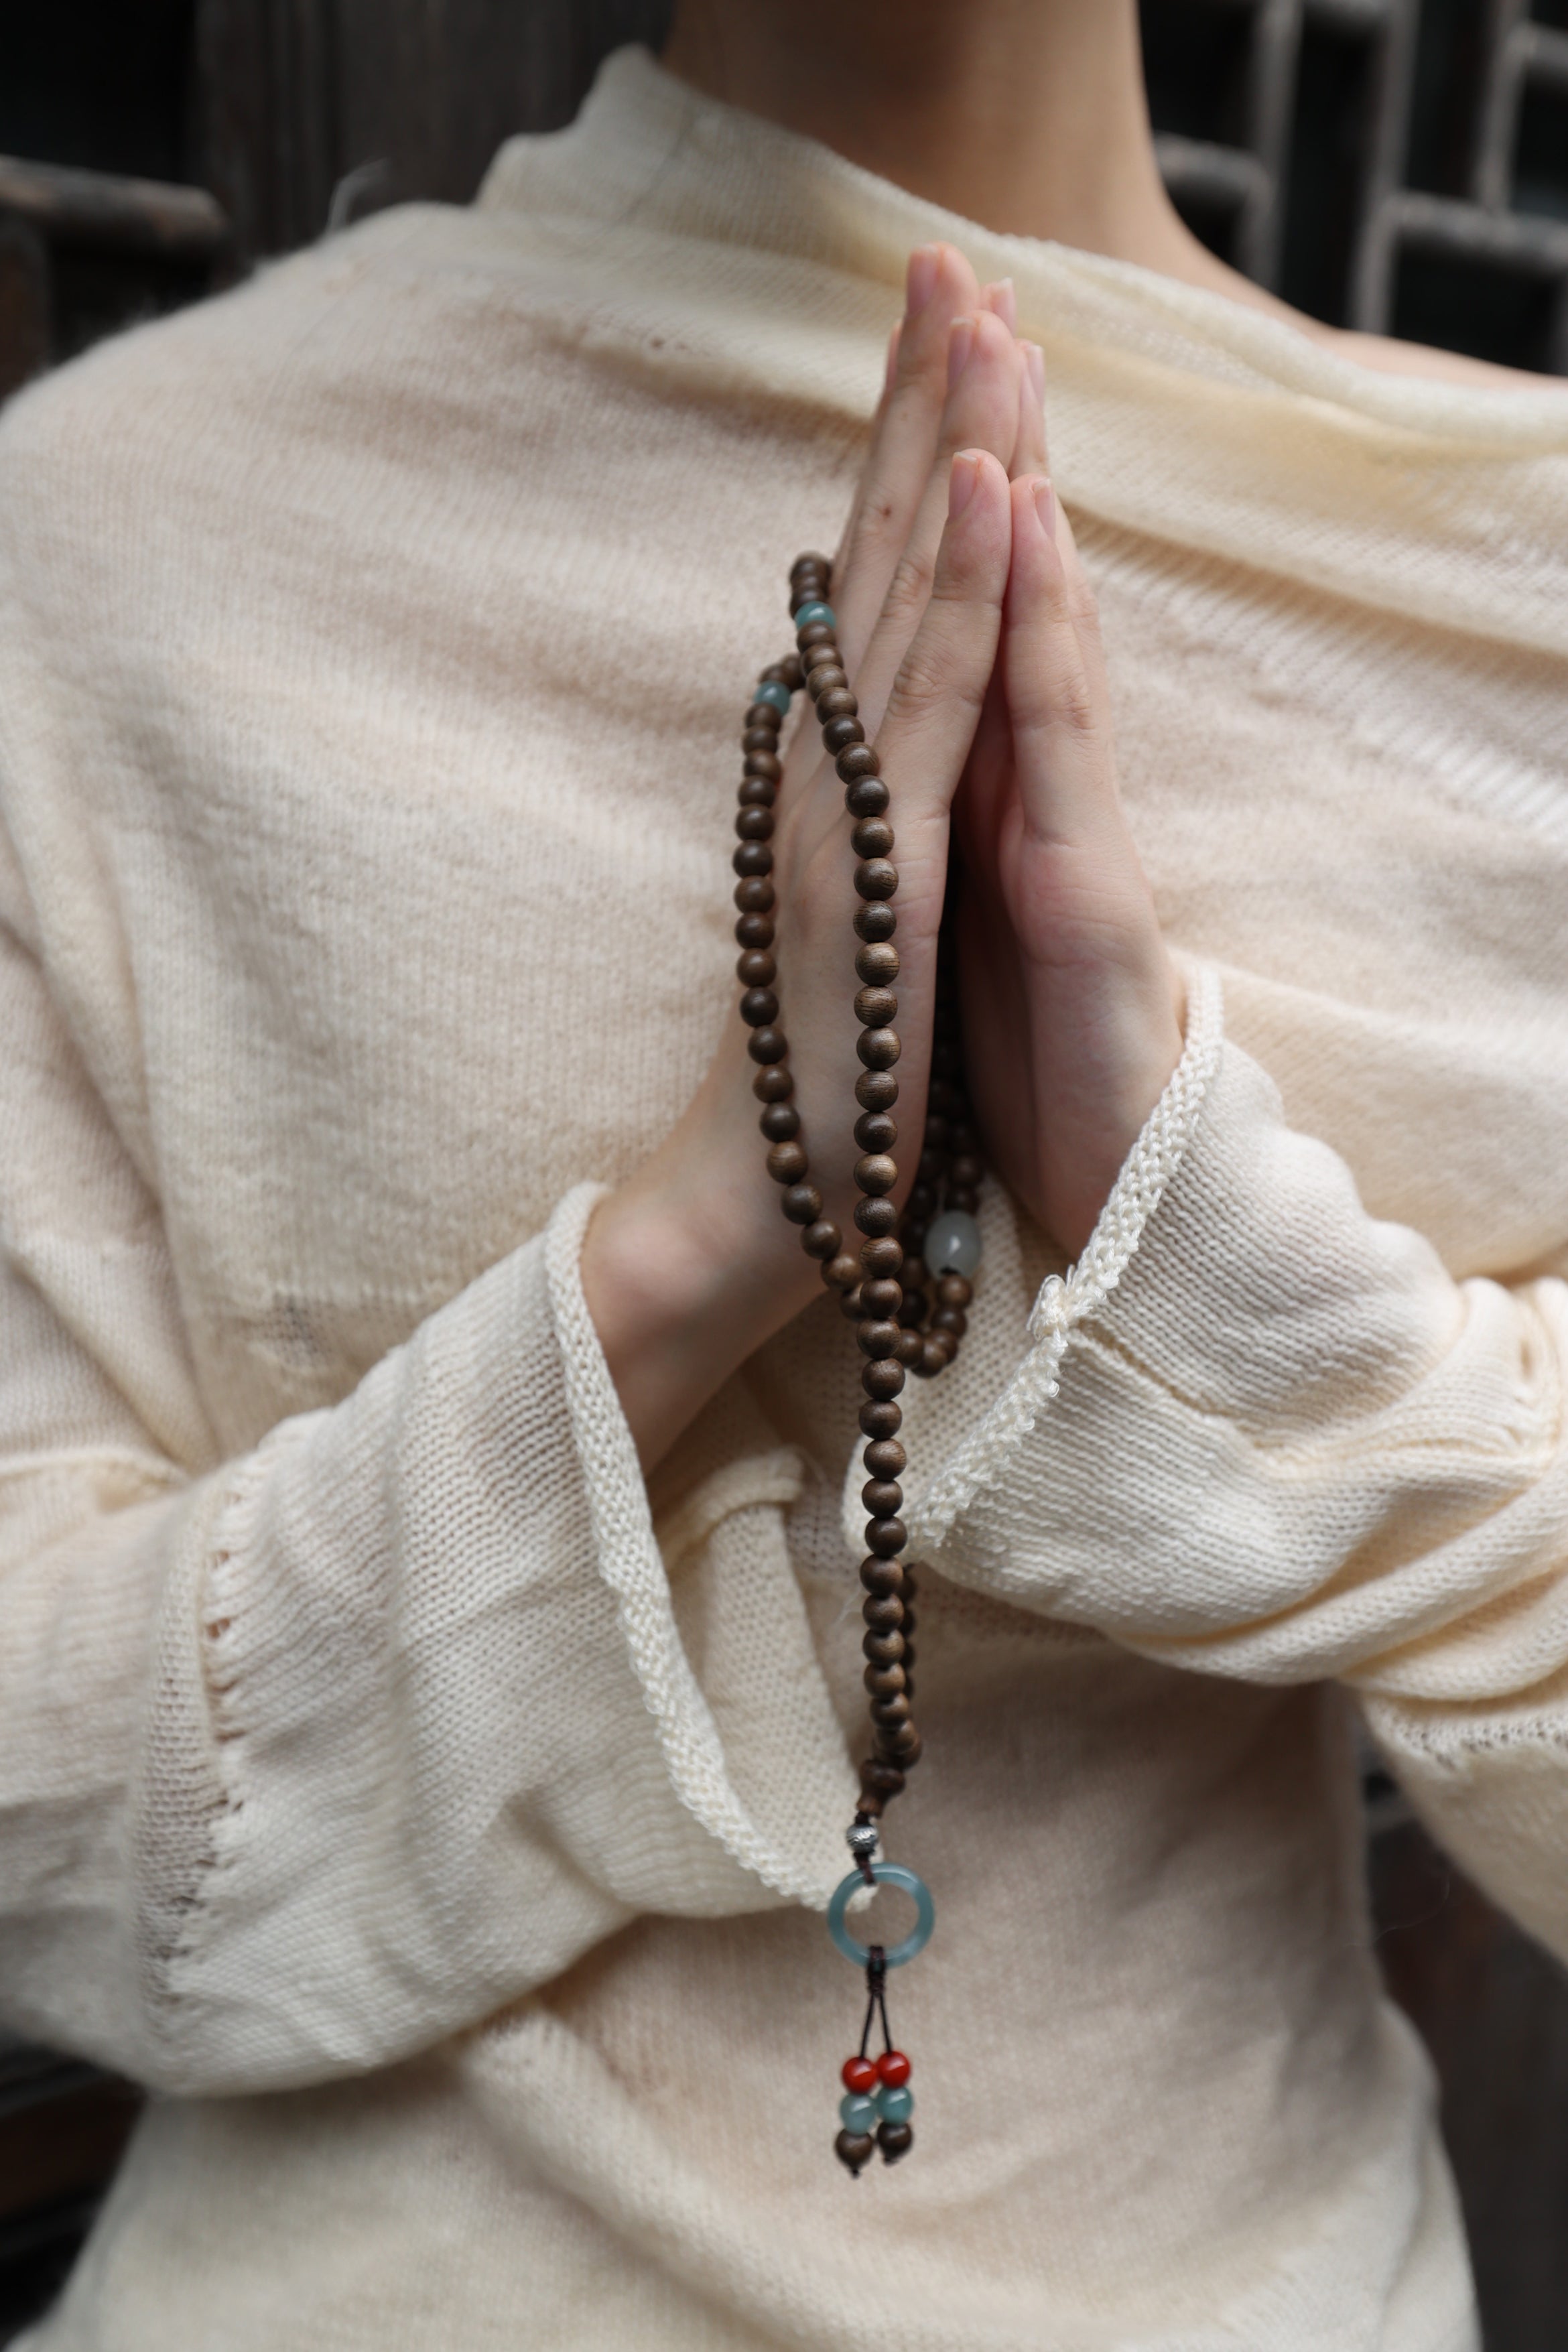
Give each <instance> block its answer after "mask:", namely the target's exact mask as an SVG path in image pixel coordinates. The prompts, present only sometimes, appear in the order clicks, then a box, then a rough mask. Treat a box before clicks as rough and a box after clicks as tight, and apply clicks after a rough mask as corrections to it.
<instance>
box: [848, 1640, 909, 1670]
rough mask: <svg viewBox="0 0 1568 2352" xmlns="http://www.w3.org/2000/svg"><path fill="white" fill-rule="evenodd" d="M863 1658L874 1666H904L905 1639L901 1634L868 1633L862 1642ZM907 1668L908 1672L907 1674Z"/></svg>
mask: <svg viewBox="0 0 1568 2352" xmlns="http://www.w3.org/2000/svg"><path fill="white" fill-rule="evenodd" d="M860 1651H861V1654H862V1656H863V1657H866V1658H868V1659H869V1660H870V1662H871V1664H872V1665H874V1666H897V1665H901V1664H903V1656H904V1637H903V1635H902V1634H901V1633H866V1634H863V1635H862V1637H861V1641H860ZM907 1671H908V1670H907V1668H906V1672H907Z"/></svg>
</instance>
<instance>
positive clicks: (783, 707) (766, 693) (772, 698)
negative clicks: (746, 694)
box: [752, 677, 789, 719]
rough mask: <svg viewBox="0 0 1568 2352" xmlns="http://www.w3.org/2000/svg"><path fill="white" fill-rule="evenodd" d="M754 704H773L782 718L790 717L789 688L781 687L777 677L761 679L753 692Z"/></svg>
mask: <svg viewBox="0 0 1568 2352" xmlns="http://www.w3.org/2000/svg"><path fill="white" fill-rule="evenodd" d="M752 701H753V702H771V703H772V705H773V709H775V710H776V711H777V712H778V713H779V715H780V717H781V718H784V719H787V718H788V717H789V688H788V687H787V686H781V685H780V683H779V681H778V679H777V678H776V677H764V678H763V679H761V680H760V681H759V683H758V685H757V686H756V688H754V689H753V691H752Z"/></svg>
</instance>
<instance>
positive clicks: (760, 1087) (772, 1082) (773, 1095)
mask: <svg viewBox="0 0 1568 2352" xmlns="http://www.w3.org/2000/svg"><path fill="white" fill-rule="evenodd" d="M794 1092H795V1080H794V1078H793V1077H792V1076H790V1073H789V1072H788V1070H787V1069H785V1068H784V1066H783V1065H782V1064H775V1065H774V1066H773V1068H771V1069H766V1070H759V1071H758V1072H757V1074H756V1076H755V1077H753V1079H752V1093H753V1094H754V1095H755V1096H756V1097H757V1100H758V1101H759V1102H770V1103H771V1102H787V1101H788V1100H789V1097H791V1095H793V1094H794Z"/></svg>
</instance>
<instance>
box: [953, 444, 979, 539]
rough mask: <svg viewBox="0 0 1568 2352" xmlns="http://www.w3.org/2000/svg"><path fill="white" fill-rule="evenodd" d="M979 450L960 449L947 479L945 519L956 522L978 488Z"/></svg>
mask: <svg viewBox="0 0 1568 2352" xmlns="http://www.w3.org/2000/svg"><path fill="white" fill-rule="evenodd" d="M983 456H984V451H983V450H980V449H960V450H959V452H958V454H957V456H956V457H954V458H953V461H952V469H951V471H950V472H949V474H948V478H947V519H948V520H949V522H956V521H957V520H958V518H959V516H960V515H961V514H962V513H963V510H964V509H965V507H967V505H968V504H969V501H970V499H972V498H973V496H974V493H975V491H976V489H977V488H979V486H980V461H981V458H982V457H983Z"/></svg>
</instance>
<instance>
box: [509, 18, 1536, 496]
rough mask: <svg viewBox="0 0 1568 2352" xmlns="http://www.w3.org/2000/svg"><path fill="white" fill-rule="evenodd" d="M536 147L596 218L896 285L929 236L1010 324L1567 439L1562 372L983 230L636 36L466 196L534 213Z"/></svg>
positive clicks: (1448, 418)
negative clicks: (1014, 303)
mask: <svg viewBox="0 0 1568 2352" xmlns="http://www.w3.org/2000/svg"><path fill="white" fill-rule="evenodd" d="M545 151H549V163H550V167H551V168H550V177H551V178H552V180H553V181H554V182H555V184H556V185H557V187H558V189H559V190H560V192H561V193H562V194H564V195H568V196H569V197H574V198H575V200H576V202H577V203H579V204H582V205H584V206H585V207H586V208H587V209H588V210H590V211H591V212H592V213H593V214H595V215H596V216H597V217H598V218H599V219H600V220H601V221H603V222H605V224H606V225H607V224H608V223H610V222H612V221H614V222H617V223H621V224H631V223H634V222H635V223H636V224H637V225H638V226H640V227H642V228H644V229H645V230H658V229H664V230H666V231H668V232H670V233H673V234H679V235H682V236H703V237H706V238H708V239H710V240H711V241H713V242H715V243H717V244H719V245H721V246H735V245H744V246H748V247H752V249H762V250H765V251H770V252H772V253H774V254H776V255H777V256H778V257H780V258H781V259H784V260H792V261H804V262H815V263H816V264H817V265H818V266H820V267H823V268H828V269H831V270H834V271H835V272H842V273H845V274H847V275H848V276H850V277H853V278H860V279H863V280H865V281H867V282H868V284H870V285H872V286H875V287H878V288H881V289H886V290H887V291H888V292H889V294H891V295H892V296H893V297H894V298H895V299H897V298H898V297H899V296H900V294H901V291H902V286H903V275H904V268H905V264H906V262H907V260H908V257H909V254H910V249H911V248H912V247H914V246H916V245H921V244H930V243H932V242H935V241H937V240H945V241H947V242H949V243H951V244H954V245H956V246H958V247H960V248H961V249H962V250H963V252H964V253H966V254H967V255H968V256H969V257H970V259H971V261H972V263H973V267H974V268H975V269H976V271H977V273H978V274H979V275H980V277H981V278H997V277H1011V278H1013V279H1014V281H1015V285H1016V288H1017V289H1018V297H1019V316H1020V326H1021V328H1022V329H1023V331H1025V332H1028V331H1030V330H1031V327H1041V328H1044V326H1045V324H1046V322H1047V320H1048V319H1049V318H1050V317H1051V315H1052V314H1053V313H1055V314H1058V315H1059V314H1063V313H1065V314H1067V315H1068V317H1070V318H1071V319H1072V320H1075V321H1078V322H1080V323H1081V324H1082V326H1083V327H1084V328H1085V329H1087V330H1088V331H1090V332H1091V333H1092V334H1093V336H1094V338H1095V340H1096V341H1099V342H1100V343H1101V344H1102V345H1106V346H1110V347H1120V348H1122V349H1125V350H1126V351H1128V352H1130V353H1142V355H1145V356H1147V357H1150V358H1155V359H1158V360H1160V361H1162V362H1163V363H1165V364H1168V365H1173V366H1175V367H1177V368H1179V369H1180V370H1182V371H1183V372H1184V373H1190V374H1194V375H1198V376H1209V377H1211V378H1212V379H1213V380H1215V381H1216V382H1224V383H1231V384H1237V383H1246V382H1250V383H1253V384H1255V385H1256V386H1258V388H1259V389H1263V388H1265V387H1268V388H1273V389H1277V390H1278V391H1279V392H1281V393H1284V394H1293V395H1295V396H1298V397H1300V398H1303V399H1309V400H1314V401H1320V402H1326V403H1328V404H1330V405H1331V406H1333V407H1335V408H1340V409H1343V410H1345V411H1347V412H1349V413H1352V414H1354V415H1359V416H1361V417H1363V418H1364V419H1365V420H1366V421H1367V422H1368V423H1369V424H1374V425H1376V424H1381V425H1390V426H1394V427H1395V428H1397V429H1402V430H1405V431H1415V432H1416V433H1436V434H1439V435H1441V436H1444V437H1445V438H1458V439H1459V440H1461V441H1468V442H1477V441H1479V442H1484V443H1492V444H1494V445H1495V444H1499V443H1500V444H1501V445H1503V446H1508V447H1511V448H1515V449H1523V448H1526V447H1531V446H1533V447H1536V448H1561V449H1564V450H1568V383H1564V384H1563V385H1562V386H1558V385H1556V384H1554V383H1545V384H1542V386H1540V387H1539V388H1533V387H1524V388H1515V387H1511V386H1510V387H1507V388H1498V387H1493V386H1490V385H1485V384H1468V383H1454V382H1451V381H1447V380H1444V379H1438V378H1431V377H1423V376H1417V375H1400V374H1392V373H1387V372H1385V371H1383V370H1379V369H1373V368H1368V367H1366V366H1365V365H1363V363H1362V362H1359V361H1357V360H1355V359H1353V358H1351V357H1349V356H1348V355H1346V354H1344V353H1342V352H1336V351H1334V350H1332V349H1331V348H1329V347H1328V346H1326V345H1323V344H1321V343H1318V342H1315V341H1312V339H1311V338H1310V337H1309V336H1306V335H1303V334H1302V333H1301V332H1300V330H1299V329H1297V328H1295V327H1293V326H1291V325H1290V324H1289V321H1287V320H1282V319H1278V318H1276V317H1274V316H1273V315H1271V314H1270V313H1269V312H1268V311H1265V310H1252V309H1250V308H1249V307H1248V306H1247V304H1245V303H1240V302H1237V301H1234V300H1232V299H1230V298H1229V297H1228V296H1226V295H1224V294H1221V293H1217V292H1215V291H1213V290H1212V289H1208V288H1205V287H1196V286H1191V285H1188V284H1187V283H1185V282H1184V280H1182V279H1179V278H1170V277H1166V276H1164V275H1163V274H1162V273H1161V272H1159V271H1157V270H1153V269H1150V268H1146V267H1145V266H1144V265H1142V263H1138V262H1131V261H1121V260H1116V259H1113V258H1111V257H1110V256H1108V255H1104V254H1096V253H1089V252H1086V251H1084V250H1083V249H1082V248H1081V247H1074V246H1066V245H1061V244H1058V243H1056V242H1054V241H1052V240H1050V239H1048V238H1041V237H1028V236H1009V235H1004V234H1002V233H1000V232H998V231H995V230H993V229H988V228H986V227H984V226H982V225H981V224H980V223H978V222H975V221H971V220H968V219H966V218H965V217H964V216H963V215H961V214H958V213H953V212H950V211H948V210H946V209H945V208H944V207H943V206H942V205H936V204H932V203H931V202H930V201H929V200H928V199H926V198H924V197H921V196H916V195H913V194H910V192H909V191H908V190H907V189H904V188H900V186H899V185H898V184H896V183H895V182H893V181H891V180H887V179H884V178H882V177H880V176H879V174H877V173H873V172H869V171H867V170H866V169H865V168H864V167H863V166H862V165H860V164H858V163H850V162H849V161H848V160H847V158H846V157H844V156H842V155H839V154H837V152H835V151H834V150H833V149H832V148H830V147H826V146H825V145H823V144H822V143H821V142H819V141H816V140H814V139H810V138H807V137H805V135H804V134H803V133H801V132H799V131H790V130H787V129H785V128H784V126H782V125H781V124H778V123H773V122H770V121H766V120H765V119H764V118H763V117H762V116H760V115H754V114H751V113H748V112H746V111H745V110H743V109H742V108H740V107H737V106H733V105H731V104H730V103H729V102H728V101H726V100H721V99H716V98H710V97H709V96H707V95H706V94H704V93H703V92H701V91H700V90H697V89H693V88H692V87H691V85H690V84H689V83H687V82H684V81H682V80H680V79H679V77H678V76H676V75H674V74H672V73H670V72H669V71H668V69H667V68H665V67H663V66H662V65H660V64H659V63H658V59H657V58H654V57H653V56H652V54H651V53H650V52H649V51H648V50H647V48H645V47H641V46H637V45H633V46H629V47H625V48H621V49H617V50H616V51H614V52H613V53H612V54H611V56H610V57H608V58H606V59H605V62H604V64H603V65H602V66H601V68H600V69H599V73H598V75H597V78H596V79H595V83H594V86H593V88H592V89H591V90H590V92H589V94H588V97H587V99H586V100H584V105H583V108H582V110H581V111H580V112H579V114H578V115H577V118H576V120H575V121H574V123H572V124H571V125H570V126H569V127H568V129H567V130H565V131H559V132H554V133H549V134H545V135H544V136H543V137H542V138H540V137H528V136H522V137H519V138H515V139H512V140H510V141H508V142H506V143H505V145H503V147H502V148H501V149H500V152H499V154H498V155H497V157H496V160H495V163H493V164H492V166H491V169H490V171H489V173H488V174H487V176H486V179H485V182H484V184H483V185H482V187H481V188H480V190H479V197H478V199H477V201H478V203H479V205H480V206H482V207H484V208H486V209H489V210H492V211H495V212H498V213H505V212H508V211H513V212H515V211H522V210H531V209H534V207H535V201H536V198H535V183H536V179H537V176H538V173H537V166H538V165H539V163H541V162H542V161H543V160H544V152H545ZM569 183H574V186H570V187H569V185H568V184H569Z"/></svg>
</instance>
